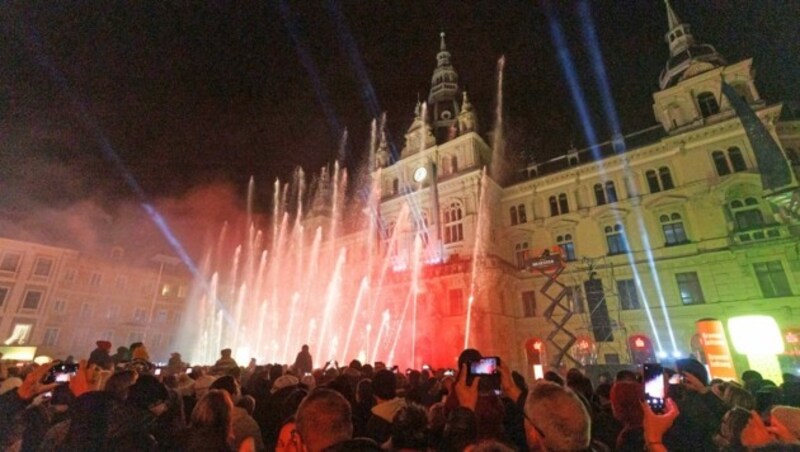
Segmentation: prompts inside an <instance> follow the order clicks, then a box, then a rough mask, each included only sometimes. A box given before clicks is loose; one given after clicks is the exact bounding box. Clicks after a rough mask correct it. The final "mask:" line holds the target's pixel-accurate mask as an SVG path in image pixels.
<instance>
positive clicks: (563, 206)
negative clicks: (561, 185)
mask: <svg viewBox="0 0 800 452" xmlns="http://www.w3.org/2000/svg"><path fill="white" fill-rule="evenodd" d="M558 210H559V211H561V214H562V215H563V214H565V213H569V202H567V195H566V194H565V193H561V194H560V195H558Z"/></svg>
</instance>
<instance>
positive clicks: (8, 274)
mask: <svg viewBox="0 0 800 452" xmlns="http://www.w3.org/2000/svg"><path fill="white" fill-rule="evenodd" d="M125 262H126V256H125V250H124V249H122V248H119V247H118V248H113V249H111V250H109V254H108V255H107V256H104V257H100V258H98V257H96V256H91V255H87V254H84V253H81V252H79V251H76V250H71V249H66V248H59V247H53V246H46V245H41V244H37V243H30V242H24V241H19V240H10V239H5V238H0V339H2V341H3V344H4V345H35V346H38V349H37V353H38V354H43V355H48V356H51V357H54V358H65V357H66V356H68V355H73V356H75V357H76V359H80V358H86V357H88V355H89V352H91V351H92V350H93V349H94V348H95V347H96V345H95V342H96V341H98V340H107V341H110V342H111V343H112V344H113V346H114V347H115V348H116V347H118V346H127V345H129V344H130V343H132V342H140V341H144V342H145V343H146V344H147V346H148V350H149V351H150V356H151V358H153V359H154V360H156V359H157V360H165V359H166V357H168V356H169V352H171V351H173V350H172V349H171V347H172V346H173V345H174V344H173V338H174V337H175V335H176V334H177V329H178V327H179V326H180V322H181V313H182V312H183V308H184V303H185V298H186V294H187V290H188V287H189V285H190V282H191V281H190V278H189V276H188V275H187V274H186V273H185V272H182V271H180V270H179V268H178V266H177V263H178V262H177V259H176V258H173V257H169V256H162V255H157V256H154V257H153V258H152V259H150V260H149V262H148V263H147V264H146V265H142V266H135V265H130V264H127V263H125Z"/></svg>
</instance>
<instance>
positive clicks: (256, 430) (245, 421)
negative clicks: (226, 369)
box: [210, 375, 283, 450]
mask: <svg viewBox="0 0 800 452" xmlns="http://www.w3.org/2000/svg"><path fill="white" fill-rule="evenodd" d="M281 378H283V377H281ZM278 380H280V378H279V379H278ZM276 383H277V382H276ZM210 389H212V390H213V389H222V390H223V391H226V392H227V393H228V395H229V396H230V397H231V402H232V403H233V408H232V410H231V424H232V426H233V436H234V440H233V443H234V445H235V446H236V447H237V448H238V447H240V446H241V445H242V443H243V442H244V440H246V439H247V438H252V439H253V442H254V445H255V449H256V450H264V442H263V438H262V437H261V428H260V427H259V425H258V423H256V421H255V419H253V417H252V416H251V415H250V414H249V413H248V412H247V410H245V409H244V408H242V407H240V406H237V403H238V402H239V399H240V398H241V397H242V390H241V386H239V382H238V381H237V380H236V379H235V378H233V377H232V376H230V375H225V376H223V377H219V378H217V379H216V380H214V382H213V383H211V387H210Z"/></svg>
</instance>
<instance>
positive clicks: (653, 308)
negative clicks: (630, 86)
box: [374, 4, 800, 368]
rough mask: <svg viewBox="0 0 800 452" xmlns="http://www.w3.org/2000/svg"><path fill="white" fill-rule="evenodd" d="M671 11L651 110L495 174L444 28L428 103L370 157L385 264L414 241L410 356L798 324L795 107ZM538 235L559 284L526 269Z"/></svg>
mask: <svg viewBox="0 0 800 452" xmlns="http://www.w3.org/2000/svg"><path fill="white" fill-rule="evenodd" d="M667 17H668V32H667V34H666V35H665V38H666V41H667V44H668V49H669V52H670V53H669V58H668V60H667V64H666V66H665V68H664V70H663V72H662V73H661V76H660V78H659V82H660V83H659V85H660V90H659V91H657V92H655V93H654V94H653V113H654V119H655V124H656V125H654V126H653V127H651V128H648V129H646V130H642V131H637V132H635V133H632V134H629V135H626V136H624V137H622V138H621V139H620V138H618V139H616V140H614V141H613V142H611V141H610V142H607V143H602V144H601V145H599V146H598V147H596V148H594V149H584V150H576V149H573V150H570V151H569V152H567V154H566V155H564V156H562V157H558V158H555V159H551V160H549V161H545V162H542V163H539V164H536V165H531V166H529V167H527V168H525V169H524V170H522V171H520V173H519V175H520V176H521V177H520V178H517V179H516V181H512V182H507V183H503V185H502V186H501V185H499V184H498V182H497V178H495V177H493V175H492V167H493V166H496V165H497V162H492V159H493V158H495V159H497V158H498V156H493V151H492V146H490V145H488V144H487V143H486V141H484V139H483V138H482V137H481V135H479V134H478V133H477V128H476V124H477V119H476V118H475V114H474V112H473V110H472V108H471V105H470V104H469V99H468V97H467V93H466V92H462V91H461V90H460V89H459V86H458V75H457V73H456V70H455V68H454V65H453V64H452V62H451V54H450V53H449V52H448V51H447V49H446V46H445V42H444V35H442V41H441V48H440V51H439V54H438V56H437V67H436V69H435V71H434V75H433V79H432V86H431V90H430V95H429V99H428V101H429V102H428V105H427V109H426V106H425V105H418V106H417V110H416V112H415V119H414V121H413V123H412V125H411V126H410V128H409V130H408V133H407V134H406V135H405V146H404V147H403V149H402V152H401V153H400V156H399V158H398V159H397V160H396V161H394V162H391V159H390V158H389V154H388V149H387V147H386V146H385V145H384V146H383V147H382V148H381V149H379V150H378V152H377V155H376V163H377V166H378V167H379V168H378V169H377V170H376V171H375V173H374V174H375V177H378V178H380V186H381V191H382V194H383V195H382V199H381V203H380V216H381V219H382V221H383V223H384V226H385V234H384V238H385V239H386V240H389V238H390V237H393V238H394V239H393V240H396V244H395V245H393V246H391V247H390V250H389V253H393V254H394V256H393V259H394V262H395V264H396V265H394V267H395V268H396V269H399V270H401V271H402V270H403V269H406V268H407V267H408V262H409V261H410V260H411V256H412V254H413V253H412V250H413V248H414V245H413V244H414V240H415V237H417V236H421V237H422V242H423V244H424V245H423V246H424V252H423V255H424V259H425V261H426V263H428V264H429V266H428V267H426V270H425V272H426V276H425V278H424V281H423V282H422V283H421V288H420V292H421V294H422V295H421V297H422V298H421V300H422V301H421V303H420V306H423V308H422V309H423V310H424V312H422V313H421V314H420V316H429V317H430V318H432V319H434V321H433V322H431V324H432V325H434V326H431V327H429V328H428V331H425V332H423V333H422V334H421V337H422V339H421V345H420V347H421V349H422V350H423V353H422V355H425V353H426V352H425V351H424V350H426V347H430V349H429V350H428V352H427V353H428V355H429V356H432V357H431V358H430V359H431V360H432V361H437V360H439V361H441V360H442V359H444V358H446V359H445V361H447V360H448V359H452V357H451V356H447V357H443V356H439V357H438V359H437V357H436V352H435V351H434V349H439V348H444V349H448V350H460V349H461V348H462V347H463V346H464V345H469V346H475V347H478V348H479V349H480V350H481V351H482V352H483V353H484V354H488V355H493V354H497V355H500V356H503V357H504V358H506V359H509V360H510V361H512V362H513V363H514V365H516V366H518V367H519V368H522V367H525V363H526V362H528V363H530V362H531V360H530V359H529V358H530V356H528V357H526V354H527V355H530V352H531V350H528V351H527V352H526V349H525V344H526V343H528V344H529V345H530V344H531V340H532V339H533V340H535V341H538V342H539V343H541V344H542V346H543V349H542V352H543V353H544V356H546V357H547V358H546V361H547V362H548V363H550V364H562V365H572V364H594V363H600V364H602V363H630V362H631V361H633V360H634V359H635V356H634V353H633V351H632V350H631V339H632V338H639V339H644V340H646V341H647V342H648V345H649V344H650V343H651V344H652V347H651V351H650V353H651V354H654V355H657V357H660V358H662V359H663V358H666V357H678V356H686V355H687V354H689V353H695V354H700V350H699V348H700V346H699V344H698V339H697V337H696V336H695V333H696V328H695V322H696V321H698V320H700V319H704V318H717V319H720V320H722V321H725V320H726V319H727V318H730V317H733V316H736V315H745V314H766V315H770V316H772V317H774V318H775V319H776V320H777V322H778V323H779V325H780V326H781V328H783V329H784V331H787V332H789V331H790V330H791V329H792V328H797V327H800V217H799V216H798V203H800V199H799V198H800V195H799V194H798V193H799V192H798V188H797V187H798V184H797V181H798V175H799V174H800V157H798V149H800V121H799V120H796V119H787V118H789V115H786V114H785V113H786V112H785V111H784V106H783V105H782V104H781V103H768V102H767V101H766V100H764V99H763V98H762V97H761V96H760V95H759V92H758V89H757V87H756V83H755V79H754V69H753V67H752V59H746V60H744V61H739V62H734V63H728V62H726V60H725V59H724V57H723V56H722V55H721V54H720V53H719V52H717V50H716V49H715V48H714V47H712V46H711V45H708V44H703V43H699V42H698V41H697V40H696V39H695V37H694V35H693V33H692V31H691V30H690V28H689V25H688V24H685V23H683V22H682V21H681V20H680V19H679V18H678V16H677V14H676V13H675V12H674V11H673V10H672V8H671V7H670V5H669V4H667ZM426 110H427V111H426ZM484 167H488V174H487V176H486V177H485V178H484V177H483V173H482V168H484ZM777 181H779V182H777ZM404 209H407V211H406V210H404ZM406 216H407V217H408V218H410V220H403V218H405V217H406ZM398 229H399V230H398ZM545 250H547V252H545V253H544V254H545V255H547V254H551V255H555V254H557V255H560V262H562V263H563V271H562V272H561V273H560V274H559V275H558V278H557V283H555V284H554V283H550V282H548V281H549V279H550V278H548V277H547V272H546V273H541V272H538V271H536V270H535V269H533V268H532V267H531V266H532V265H533V266H536V265H538V264H537V262H539V261H537V258H539V257H540V256H541V255H542V254H543V252H544V251H545ZM473 266H475V268H476V269H477V270H474V269H473ZM473 274H477V275H478V277H477V278H473V276H472V275H473ZM552 299H555V302H554V301H552ZM654 358H655V356H654ZM423 359H424V358H423ZM416 364H421V363H416Z"/></svg>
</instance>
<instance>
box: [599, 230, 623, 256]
mask: <svg viewBox="0 0 800 452" xmlns="http://www.w3.org/2000/svg"><path fill="white" fill-rule="evenodd" d="M604 232H605V234H606V244H607V245H608V254H610V255H614V254H622V253H627V252H628V241H627V240H626V239H625V231H624V230H623V229H622V225H621V224H619V223H617V224H614V225H608V226H606V227H605V228H604Z"/></svg>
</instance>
